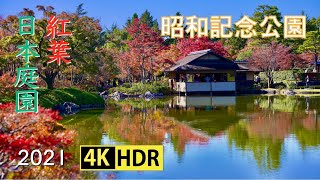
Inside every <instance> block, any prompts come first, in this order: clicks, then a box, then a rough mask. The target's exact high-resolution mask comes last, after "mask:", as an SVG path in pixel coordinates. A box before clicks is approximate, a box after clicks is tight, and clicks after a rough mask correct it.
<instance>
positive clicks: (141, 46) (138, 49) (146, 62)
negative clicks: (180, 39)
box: [119, 18, 163, 82]
mask: <svg viewBox="0 0 320 180" xmlns="http://www.w3.org/2000/svg"><path fill="white" fill-rule="evenodd" d="M127 31H128V34H129V36H130V40H128V41H127V44H128V46H129V51H130V53H129V54H127V55H130V56H129V57H128V59H126V61H131V62H128V63H119V65H120V66H121V65H124V64H126V65H129V66H131V68H133V69H139V70H140V72H139V76H140V79H141V81H142V82H144V81H145V79H146V77H147V76H148V75H151V74H153V73H154V70H155V69H154V67H155V66H154V65H155V64H156V55H157V54H158V53H159V52H160V51H161V49H162V48H163V39H162V38H161V36H160V35H159V32H156V31H154V30H152V29H151V28H150V27H148V25H147V24H144V23H141V22H140V20H139V19H138V18H136V19H134V21H133V22H132V24H131V25H129V26H128V28H127ZM120 60H121V59H120ZM120 69H122V68H121V67H120Z"/></svg>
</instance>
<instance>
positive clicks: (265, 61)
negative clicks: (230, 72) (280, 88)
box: [249, 42, 295, 88]
mask: <svg viewBox="0 0 320 180" xmlns="http://www.w3.org/2000/svg"><path fill="white" fill-rule="evenodd" d="M294 60H295V57H294V56H293V54H291V49H290V48H289V47H286V46H284V45H283V44H278V43H276V42H272V43H270V44H266V45H263V46H261V47H259V48H256V49H255V50H254V51H253V53H252V56H251V58H250V59H249V63H250V64H251V65H253V66H255V67H257V68H259V69H260V70H262V71H263V72H264V73H265V75H266V76H267V78H268V88H269V87H270V85H271V84H272V81H273V72H274V71H277V70H285V69H290V68H291V67H292V62H293V61H294Z"/></svg>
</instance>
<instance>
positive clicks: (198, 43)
mask: <svg viewBox="0 0 320 180" xmlns="http://www.w3.org/2000/svg"><path fill="white" fill-rule="evenodd" d="M177 48H178V49H179V50H180V53H181V57H185V56H187V55H188V54H189V53H190V52H193V51H200V50H204V49H211V50H212V51H213V52H215V53H216V54H219V55H220V56H228V52H227V50H226V49H225V48H224V46H223V44H222V42H220V41H216V42H213V41H211V40H210V39H208V38H207V37H202V38H194V39H191V38H185V39H180V40H179V41H178V43H177Z"/></svg>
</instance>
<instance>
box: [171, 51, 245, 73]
mask: <svg viewBox="0 0 320 180" xmlns="http://www.w3.org/2000/svg"><path fill="white" fill-rule="evenodd" d="M201 70H206V71H215V70H240V67H239V66H238V65H237V64H236V63H234V62H233V61H231V60H229V59H227V58H225V57H223V56H220V55H218V54H216V53H214V52H213V51H212V50H210V49H206V50H202V51H194V52H191V53H189V54H188V55H187V56H186V57H184V58H182V59H180V60H178V61H177V62H176V64H175V65H173V66H171V67H170V68H169V69H168V70H167V71H201Z"/></svg>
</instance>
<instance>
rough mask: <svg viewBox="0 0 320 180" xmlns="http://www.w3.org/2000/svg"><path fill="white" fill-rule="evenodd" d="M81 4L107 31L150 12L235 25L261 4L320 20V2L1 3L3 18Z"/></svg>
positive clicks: (144, 0)
mask: <svg viewBox="0 0 320 180" xmlns="http://www.w3.org/2000/svg"><path fill="white" fill-rule="evenodd" d="M80 3H84V8H85V10H86V11H88V15H89V16H92V17H95V18H98V19H100V20H101V25H102V27H103V28H107V27H110V26H111V25H112V24H113V23H117V24H118V25H120V26H122V25H124V23H125V22H126V20H127V18H128V17H131V16H132V14H133V13H135V12H137V13H138V14H139V15H140V14H141V13H142V12H143V11H145V10H146V9H148V10H149V11H150V12H151V14H152V15H153V16H154V17H155V18H156V19H158V20H159V19H160V18H161V16H168V15H174V14H175V13H176V12H177V11H179V12H181V13H182V15H184V16H191V15H197V16H202V17H210V16H211V15H231V16H232V20H233V22H234V21H236V20H238V19H239V18H240V16H242V15H245V14H247V15H252V13H253V11H254V9H255V8H256V7H257V6H258V5H260V4H268V5H276V6H278V8H279V9H280V11H281V13H282V16H284V15H299V14H300V13H301V11H302V10H304V11H305V12H306V13H307V15H308V16H310V17H319V16H320V0H227V1H223V0H219V1H218V0H197V1H194V2H191V1H189V0H184V1H182V0H116V1H111V0H0V15H1V16H4V17H5V16H7V15H11V14H17V13H18V12H20V11H21V10H22V8H25V7H27V8H30V9H33V10H35V6H36V5H39V4H41V5H45V6H47V5H51V6H53V7H55V9H56V11H57V12H61V11H66V12H73V11H74V10H75V8H76V6H77V5H79V4H80ZM36 15H37V14H36Z"/></svg>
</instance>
